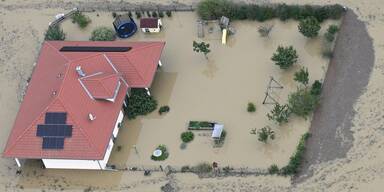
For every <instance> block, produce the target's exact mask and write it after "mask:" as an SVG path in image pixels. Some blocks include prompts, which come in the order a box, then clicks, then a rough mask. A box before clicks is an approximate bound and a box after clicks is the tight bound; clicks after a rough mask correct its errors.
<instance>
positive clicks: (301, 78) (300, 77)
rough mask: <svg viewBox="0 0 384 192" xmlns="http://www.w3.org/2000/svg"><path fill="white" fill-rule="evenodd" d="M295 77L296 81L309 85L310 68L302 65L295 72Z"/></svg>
mask: <svg viewBox="0 0 384 192" xmlns="http://www.w3.org/2000/svg"><path fill="white" fill-rule="evenodd" d="M294 76H295V78H294V80H295V81H296V82H299V83H302V84H303V85H307V84H308V81H309V73H308V69H307V68H304V67H302V68H301V69H300V71H296V72H295V74H294Z"/></svg>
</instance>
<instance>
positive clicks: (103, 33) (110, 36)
mask: <svg viewBox="0 0 384 192" xmlns="http://www.w3.org/2000/svg"><path fill="white" fill-rule="evenodd" d="M115 39H116V36H115V31H114V30H113V29H111V28H108V27H98V28H96V29H94V30H93V31H92V35H91V38H90V39H89V40H91V41H113V40H115Z"/></svg>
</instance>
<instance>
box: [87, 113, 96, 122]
mask: <svg viewBox="0 0 384 192" xmlns="http://www.w3.org/2000/svg"><path fill="white" fill-rule="evenodd" d="M88 117H89V120H91V121H93V120H95V119H96V116H95V115H93V114H92V113H90V114H88Z"/></svg>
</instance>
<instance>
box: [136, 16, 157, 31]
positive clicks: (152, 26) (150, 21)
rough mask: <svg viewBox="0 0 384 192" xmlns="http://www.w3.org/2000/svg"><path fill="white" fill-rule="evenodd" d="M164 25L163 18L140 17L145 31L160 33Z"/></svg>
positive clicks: (141, 26) (141, 25) (141, 27)
mask: <svg viewBox="0 0 384 192" xmlns="http://www.w3.org/2000/svg"><path fill="white" fill-rule="evenodd" d="M161 27H162V23H161V19H159V18H142V19H140V29H141V30H142V31H143V32H144V33H158V32H160V30H161Z"/></svg>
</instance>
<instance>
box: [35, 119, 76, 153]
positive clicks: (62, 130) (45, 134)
mask: <svg viewBox="0 0 384 192" xmlns="http://www.w3.org/2000/svg"><path fill="white" fill-rule="evenodd" d="M66 121H67V113H65V112H47V113H45V121H44V123H45V124H40V125H37V131H36V136H38V137H42V138H43V145H42V148H43V149H64V139H65V138H66V137H72V125H67V124H66Z"/></svg>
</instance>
